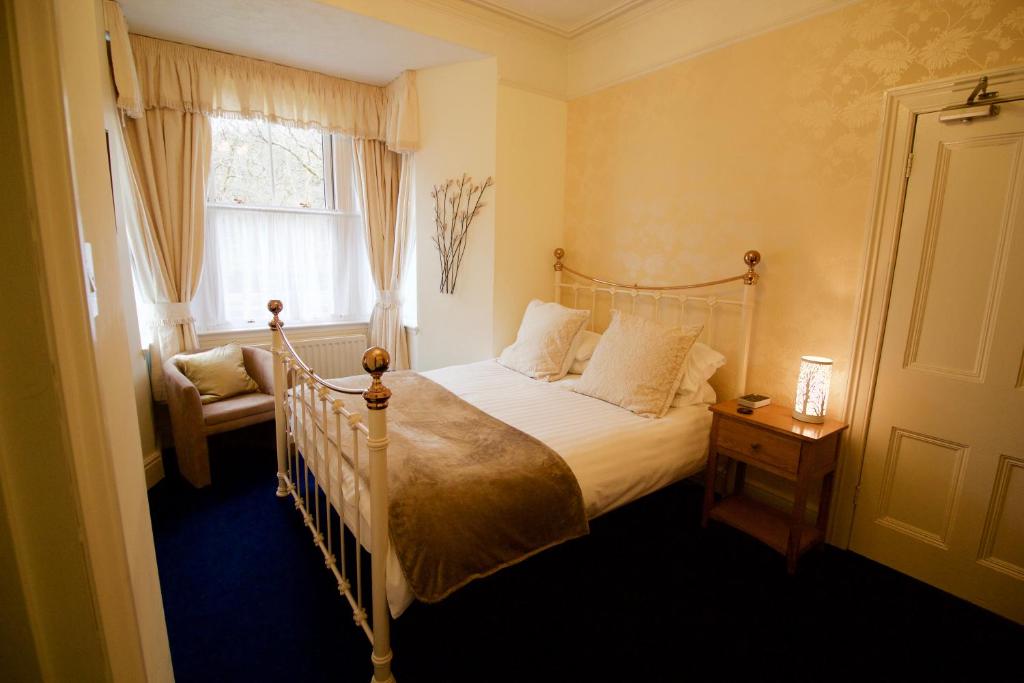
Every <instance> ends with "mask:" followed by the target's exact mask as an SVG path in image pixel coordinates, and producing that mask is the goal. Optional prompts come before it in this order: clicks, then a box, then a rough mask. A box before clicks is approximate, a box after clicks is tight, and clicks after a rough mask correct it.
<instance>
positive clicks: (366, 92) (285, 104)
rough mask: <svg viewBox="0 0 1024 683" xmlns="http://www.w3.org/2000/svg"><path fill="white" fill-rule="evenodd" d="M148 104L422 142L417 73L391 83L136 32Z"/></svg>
mask: <svg viewBox="0 0 1024 683" xmlns="http://www.w3.org/2000/svg"><path fill="white" fill-rule="evenodd" d="M131 49H132V53H133V54H134V60H135V67H136V71H137V73H138V79H139V84H140V86H141V103H142V106H143V108H145V109H172V110H177V111H183V112H191V113H197V112H198V113H202V114H205V115H209V116H237V117H239V118H257V119H266V120H269V121H273V122H275V123H283V124H286V125H292V126H301V127H304V128H318V129H320V130H323V131H329V132H332V133H341V134H343V135H347V136H349V137H353V138H357V139H367V140H380V141H382V142H384V143H385V144H386V145H387V147H388V149H390V150H392V151H395V152H411V151H414V150H415V149H416V148H417V147H418V144H419V111H418V110H419V103H418V100H417V97H416V81H415V73H414V72H410V71H407V72H405V73H403V74H402V75H401V76H399V77H398V78H397V79H395V80H394V81H392V82H391V83H390V84H389V85H387V86H385V87H381V86H375V85H368V84H365V83H357V82H355V81H349V80H345V79H343V78H336V77H333V76H327V75H324V74H321V73H317V72H315V71H306V70H304V69H295V68H292V67H288V66H282V65H280V64H274V63H271V62H265V61H262V60H259V59H250V58H248V57H240V56H238V55H232V54H227V53H224V52H217V51H215V50H206V49H203V48H199V47H194V46H191V45H184V44H181V43H172V42H169V41H165V40H158V39H156V38H149V37H147V36H140V35H136V34H131Z"/></svg>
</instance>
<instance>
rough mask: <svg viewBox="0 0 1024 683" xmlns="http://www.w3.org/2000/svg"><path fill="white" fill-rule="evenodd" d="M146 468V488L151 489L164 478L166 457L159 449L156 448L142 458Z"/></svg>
mask: <svg viewBox="0 0 1024 683" xmlns="http://www.w3.org/2000/svg"><path fill="white" fill-rule="evenodd" d="M142 463H143V465H144V466H145V468H146V488H147V489H151V488H153V487H154V486H156V483H157V482H158V481H160V480H161V479H163V478H164V458H163V456H162V455H161V454H160V451H159V450H155V451H153V452H152V453H150V454H149V455H147V456H146V457H145V458H143V460H142Z"/></svg>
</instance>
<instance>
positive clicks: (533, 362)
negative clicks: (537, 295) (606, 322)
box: [498, 299, 590, 382]
mask: <svg viewBox="0 0 1024 683" xmlns="http://www.w3.org/2000/svg"><path fill="white" fill-rule="evenodd" d="M588 318H590V312H589V311H580V310H577V309H575V308H566V307H565V306H562V305H560V304H556V303H544V302H542V301H540V300H539V299H534V300H533V301H531V302H530V303H529V305H528V306H527V307H526V313H524V314H523V321H522V323H521V324H520V325H519V333H518V334H517V335H516V340H515V342H513V343H512V345H511V346H509V347H507V348H506V349H505V350H504V351H502V352H501V356H499V357H498V362H499V363H500V364H501V365H504V366H505V367H506V368H509V369H510V370H515V371H516V372H521V373H522V374H524V375H526V376H527V377H533V378H535V379H540V380H544V381H547V382H552V381H554V380H556V379H561V378H562V377H564V376H565V373H567V372H569V366H570V365H572V362H573V359H574V355H575V351H576V344H578V337H579V336H580V333H581V332H582V331H583V326H584V325H586V324H587V319H588Z"/></svg>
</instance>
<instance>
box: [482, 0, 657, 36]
mask: <svg viewBox="0 0 1024 683" xmlns="http://www.w3.org/2000/svg"><path fill="white" fill-rule="evenodd" d="M467 1H468V2H470V3H472V4H474V5H479V6H481V7H486V8H487V9H490V10H493V11H495V12H498V13H499V14H504V15H506V16H510V17H512V18H514V19H518V20H520V21H525V22H526V23H528V24H533V25H534V26H538V27H540V28H543V29H547V30H548V31H552V32H553V33H557V34H560V35H562V36H564V37H566V38H571V37H573V36H576V35H579V34H580V33H582V32H584V31H586V30H588V29H591V28H594V27H595V26H598V25H600V24H603V23H604V22H606V21H609V20H611V19H614V18H615V17H617V16H619V15H620V14H623V13H625V12H626V11H628V10H630V9H633V8H634V7H636V6H638V5H642V4H644V3H646V2H648V0H467Z"/></svg>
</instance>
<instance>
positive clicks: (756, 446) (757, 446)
mask: <svg viewBox="0 0 1024 683" xmlns="http://www.w3.org/2000/svg"><path fill="white" fill-rule="evenodd" d="M750 450H752V451H759V450H761V444H759V443H752V444H750Z"/></svg>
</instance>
